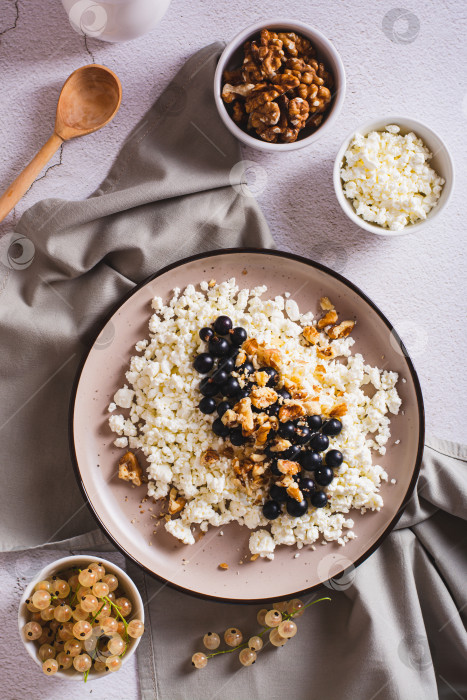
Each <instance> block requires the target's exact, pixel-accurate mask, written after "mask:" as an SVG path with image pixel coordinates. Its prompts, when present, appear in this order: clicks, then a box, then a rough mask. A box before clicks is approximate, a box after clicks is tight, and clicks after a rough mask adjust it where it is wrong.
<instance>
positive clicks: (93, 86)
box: [0, 64, 122, 221]
mask: <svg viewBox="0 0 467 700" xmlns="http://www.w3.org/2000/svg"><path fill="white" fill-rule="evenodd" d="M121 100H122V86H121V83H120V80H119V79H118V77H117V76H116V75H115V73H113V71H111V70H110V69H109V68H106V67H105V66H99V65H95V64H91V65H89V66H82V67H81V68H78V69H77V70H75V71H74V73H72V74H71V75H70V77H69V78H68V79H67V80H66V82H65V84H64V85H63V87H62V90H61V92H60V97H59V98H58V105H57V115H56V119H55V128H54V132H53V134H52V136H51V137H50V138H49V140H48V141H47V143H46V144H45V145H44V146H43V147H42V148H41V150H40V151H39V152H38V153H37V154H36V155H35V156H34V158H33V159H32V161H31V162H30V163H29V165H27V166H26V168H25V169H24V170H23V172H22V173H21V174H20V175H19V176H18V177H17V178H16V180H15V181H14V182H13V183H12V184H11V185H10V187H9V188H8V189H7V190H6V192H5V193H4V194H3V195H2V196H1V197H0V221H3V219H4V218H5V216H6V215H7V214H8V213H9V212H10V211H11V210H12V209H13V207H15V206H16V204H17V203H18V202H19V200H20V199H21V197H22V196H23V194H24V193H25V192H27V190H28V189H29V187H30V186H31V185H32V183H33V182H34V180H35V179H36V177H37V176H38V175H39V173H40V171H41V170H42V168H43V167H44V166H45V165H46V164H47V163H48V162H49V160H50V159H51V157H52V156H53V154H54V153H55V152H56V151H57V149H58V148H59V147H60V146H61V145H62V143H63V142H64V141H68V140H69V139H73V138H76V137H77V136H85V135H86V134H91V133H92V132H93V131H97V130H98V129H101V128H102V127H103V126H105V125H106V124H108V123H109V122H110V121H111V120H112V119H113V118H114V116H115V115H116V113H117V112H118V109H119V107H120V102H121Z"/></svg>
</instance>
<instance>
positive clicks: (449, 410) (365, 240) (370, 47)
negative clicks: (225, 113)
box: [0, 0, 467, 700]
mask: <svg viewBox="0 0 467 700" xmlns="http://www.w3.org/2000/svg"><path fill="white" fill-rule="evenodd" d="M394 6H396V7H397V6H398V3H395V2H394V4H393V3H392V2H391V1H389V2H388V1H387V0H381V1H380V2H378V3H368V2H367V1H366V0H354V1H353V2H351V3H350V2H349V3H343V2H341V1H340V0H329V1H328V2H326V3H324V2H322V3H318V2H315V3H313V4H312V3H311V2H308V3H306V4H303V3H302V4H301V5H300V6H298V5H296V4H295V3H284V2H280V1H279V0H269V2H268V3H267V4H266V5H265V4H264V3H262V2H259V0H250V2H249V3H244V2H241V0H231V1H230V2H218V3H213V2H210V1H209V0H174V1H173V3H172V5H171V7H170V9H169V12H168V14H167V15H166V17H165V19H164V20H163V21H162V23H161V24H160V25H159V27H157V28H156V29H155V30H153V31H152V32H151V33H150V34H149V35H147V36H146V37H142V38H141V39H137V40H135V41H133V42H131V43H128V44H121V45H109V44H104V43H101V42H99V41H97V40H94V39H91V40H88V42H87V47H88V48H87V47H86V46H85V42H84V39H83V37H80V36H78V35H77V34H75V33H74V32H73V31H72V30H71V28H70V26H69V24H68V20H67V17H66V14H65V13H64V11H63V9H62V6H61V3H60V2H59V0H44V1H43V2H27V1H26V0H2V3H1V5H0V75H1V79H2V102H1V105H0V140H1V144H2V147H1V151H0V189H1V190H3V189H4V188H5V187H6V186H7V184H8V183H9V182H10V181H11V180H12V179H14V177H15V176H16V174H18V172H19V171H20V170H21V168H22V167H23V166H24V165H25V164H26V162H27V161H28V160H29V159H30V158H31V157H32V155H33V154H34V152H35V151H36V149H37V148H38V147H39V146H40V145H41V144H42V143H43V142H44V141H45V140H46V138H47V137H48V136H49V133H50V132H51V130H52V126H53V120H54V112H55V104H56V100H57V96H58V92H59V89H60V87H61V85H62V83H63V82H64V80H65V78H66V77H67V75H68V74H69V73H71V72H72V71H73V70H74V69H75V68H77V67H78V66H80V65H84V64H86V63H89V62H91V61H92V60H95V61H96V62H98V63H104V64H106V65H107V66H109V67H110V68H112V69H113V70H115V71H116V72H117V73H118V75H119V76H120V78H121V80H122V83H123V90H124V93H123V102H122V107H121V110H120V112H119V114H118V115H117V117H116V119H115V121H114V122H113V123H112V124H111V125H110V126H108V127H106V129H105V130H103V131H102V132H100V133H97V134H94V135H91V136H88V137H86V138H85V139H82V140H77V141H74V142H70V143H68V144H66V145H65V147H64V148H63V157H62V161H61V165H60V166H59V167H54V168H53V169H51V170H49V171H48V173H47V175H46V177H43V179H41V180H38V181H36V183H35V184H34V186H33V187H32V188H31V190H30V191H29V192H28V194H27V195H26V196H25V197H24V199H23V200H22V201H21V203H20V204H19V205H18V207H17V209H16V212H15V213H14V214H13V215H11V216H10V217H8V219H7V220H6V222H5V223H4V224H3V225H2V226H1V227H0V233H5V232H8V231H11V230H12V228H13V224H14V221H15V217H16V219H17V218H19V216H20V215H21V213H22V212H23V211H25V210H26V209H27V208H28V207H29V206H31V205H32V204H33V203H34V202H36V201H38V200H40V199H43V198H45V197H63V198H77V199H79V198H84V197H86V196H87V195H89V194H90V193H91V192H92V191H93V190H94V189H95V188H96V187H97V185H98V184H99V183H100V181H101V180H102V179H103V178H104V176H105V174H106V172H107V170H108V168H109V166H110V164H111V162H112V159H113V158H114V156H115V154H116V153H117V152H118V149H119V146H120V144H121V143H122V142H123V140H124V138H125V136H126V135H127V134H128V132H129V131H130V130H131V129H132V128H133V126H134V125H135V124H136V123H137V121H138V120H139V118H140V117H141V116H142V114H143V113H144V112H145V111H146V109H147V108H148V107H149V106H150V105H151V104H152V102H153V101H154V100H155V99H156V97H157V96H158V95H159V93H160V92H161V91H162V89H163V88H164V87H165V85H166V84H167V83H168V81H169V80H170V79H171V78H172V77H173V75H174V74H175V72H176V70H177V69H178V68H179V67H180V66H181V65H182V63H183V62H184V60H185V59H186V58H187V57H188V56H189V55H190V54H191V53H193V52H194V51H195V50H197V49H198V48H200V47H201V46H203V45H205V44H207V43H210V42H212V41H214V40H217V39H225V40H228V39H230V38H231V37H232V36H233V35H234V34H235V33H236V32H237V31H239V30H240V29H242V28H243V27H244V26H246V25H247V24H249V23H250V22H253V21H256V20H258V19H263V18H265V19H268V17H271V18H273V17H274V15H276V16H287V15H288V16H290V17H292V18H293V17H298V18H300V19H301V20H303V21H306V22H309V23H310V24H313V25H315V26H316V27H317V28H318V29H320V30H321V31H322V32H324V33H325V34H326V35H327V36H328V37H329V38H330V39H331V40H333V41H334V43H335V45H336V47H337V49H338V51H339V52H340V53H341V56H342V58H343V61H344V64H345V67H346V71H347V79H348V87H347V97H346V101H345V104H344V108H343V111H342V113H341V115H340V117H339V119H338V121H337V123H336V126H335V128H334V129H333V130H332V132H331V133H329V134H327V135H325V136H324V137H323V139H322V140H321V141H319V142H318V143H317V144H315V145H314V146H312V147H311V148H310V149H308V150H303V151H298V152H295V153H291V154H287V155H286V154H281V155H280V156H274V155H264V154H261V153H259V152H258V151H254V150H246V151H244V156H243V157H244V158H245V159H247V160H252V161H255V162H256V163H258V164H259V165H260V166H261V167H262V168H264V171H265V173H266V183H265V186H264V187H263V186H262V185H261V187H260V188H259V189H260V191H259V192H258V199H259V202H260V204H261V206H262V208H263V211H264V213H265V215H266V218H267V220H268V222H269V225H270V227H271V230H272V232H273V235H274V236H275V238H276V241H277V243H278V245H279V247H280V248H283V249H286V250H290V251H293V252H295V253H300V254H302V255H305V256H310V257H312V258H314V259H316V260H318V261H320V262H323V263H324V264H328V265H329V266H331V267H333V268H334V269H336V270H337V271H338V272H341V273H342V274H344V275H345V276H346V277H348V278H349V279H350V280H352V281H353V282H354V283H355V284H357V285H358V286H360V287H361V288H362V289H363V290H364V291H365V292H366V293H367V294H368V295H369V296H370V297H371V298H372V299H373V300H374V301H375V302H376V303H377V304H378V305H379V306H380V308H381V309H382V310H383V312H384V313H385V314H386V315H387V316H388V317H389V319H390V320H391V321H392V322H393V323H394V324H395V326H396V328H397V329H398V330H399V332H400V334H401V336H402V338H403V339H404V340H405V342H406V344H407V346H408V349H409V352H411V354H412V356H413V359H414V362H415V365H416V368H417V370H418V372H419V375H420V379H421V383H422V388H423V392H424V397H425V402H426V410H427V427H428V430H429V431H430V432H433V433H435V434H436V435H438V436H439V437H444V438H450V439H454V440H465V428H464V427H463V422H464V421H463V415H462V413H461V411H460V406H461V404H462V399H463V398H464V395H465V390H466V384H465V379H464V376H465V373H464V374H463V373H462V371H461V363H462V361H463V359H464V357H465V349H464V345H465V341H466V334H465V298H466V291H467V289H466V284H465V276H466V275H465V222H464V219H463V218H462V217H463V216H465V213H466V205H465V191H466V189H467V176H466V173H465V150H466V140H465V132H466V129H467V81H466V77H467V76H466V72H467V71H466V53H465V44H464V43H463V40H462V39H463V36H464V35H465V29H466V14H465V5H464V6H463V5H462V4H461V3H457V2H455V0H439V1H438V2H433V1H431V2H430V1H428V2H422V0H411V2H410V3H407V9H408V10H409V11H411V12H412V13H413V14H414V15H415V19H414V18H413V17H412V18H410V17H409V18H408V19H409V25H410V22H411V21H413V23H414V24H413V26H415V27H416V25H417V22H418V23H419V32H418V34H417V36H416V37H415V38H414V39H413V40H412V41H409V42H406V43H401V42H400V41H397V40H396V41H391V39H390V38H389V37H388V36H387V35H386V33H385V32H384V31H383V28H382V27H383V18H384V17H385V15H387V13H388V12H389V11H390V10H392V9H393V8H394ZM10 28H11V29H10ZM409 29H410V27H409ZM395 31H396V33H397V32H399V34H403V33H405V32H406V31H407V25H406V24H405V23H404V20H399V21H398V22H397V23H396V25H395ZM415 33H416V32H415ZM397 112H398V113H400V114H403V115H407V116H413V117H414V118H418V119H420V120H421V121H425V122H426V123H427V124H428V125H430V126H432V127H433V128H434V129H435V130H436V131H438V132H439V133H440V135H441V136H442V137H443V138H444V139H445V140H446V143H447V145H448V147H449V148H450V150H451V153H452V155H453V157H454V161H455V166H456V177H457V182H456V186H455V191H454V196H453V199H452V201H451V204H450V206H449V208H448V209H447V211H446V212H445V214H444V215H443V216H442V217H440V220H439V221H437V222H436V223H435V224H434V225H433V227H432V228H427V230H426V231H424V232H423V233H422V234H418V235H416V236H415V235H413V236H412V235H408V236H403V237H400V238H397V239H393V240H383V239H381V238H379V237H376V236H375V237H374V236H372V235H371V234H365V233H364V232H362V231H361V230H360V229H358V228H357V227H355V226H353V225H352V224H351V223H350V222H349V221H348V220H347V218H346V217H345V216H344V214H343V213H342V212H341V210H340V208H339V205H338V204H337V201H336V199H335V196H334V192H333V188H332V166H333V161H334V155H335V153H336V151H337V149H338V147H339V145H340V143H341V141H342V139H343V138H344V136H345V135H346V134H347V132H349V131H350V130H351V129H353V128H354V127H357V126H358V125H359V124H360V123H362V122H364V121H367V120H369V119H371V118H376V117H378V116H384V114H390V113H397ZM193 117H194V120H195V121H197V123H198V120H199V127H200V128H202V121H201V119H200V117H199V116H198V115H193ZM218 146H219V147H221V148H222V144H218ZM211 147H212V146H210V145H209V143H208V142H206V148H211ZM59 162H60V161H59V156H58V155H57V156H56V157H55V158H54V160H53V161H52V165H55V164H58V163H59ZM259 174H260V175H261V176H264V172H263V171H260V172H259ZM262 179H263V178H262V177H261V178H259V180H258V182H259V181H260V180H262ZM252 188H253V189H254V187H253V185H252ZM5 575H6V574H5ZM2 576H3V575H2ZM10 578H11V577H10ZM13 579H14V577H13ZM13 579H11V581H10V580H9V585H11V586H14V585H15V583H14V580H13ZM1 584H2V588H4V587H5V584H6V581H4V579H3V578H2V581H1ZM15 596H16V597H17V598H18V599H19V595H16V594H15ZM15 596H11V597H10V598H9V599H8V606H9V607H8V608H7V613H8V614H7V616H5V615H4V619H5V617H6V624H7V627H6V628H5V629H2V634H3V635H4V639H3V642H2V655H5V654H6V651H7V650H8V649H9V652H8V657H7V660H8V659H11V664H14V665H15V674H16V673H19V675H20V683H19V685H18V686H16V685H14V684H13V676H11V675H10V676H9V681H8V682H5V679H7V675H6V671H5V672H4V673H2V677H3V679H4V681H3V690H2V697H5V700H19V698H24V697H26V696H27V697H31V698H34V700H35V698H39V697H44V698H49V699H50V700H51V699H52V698H59V697H62V696H63V693H62V691H61V690H59V685H58V684H56V683H54V682H50V681H49V683H46V682H45V680H44V682H42V683H41V682H40V674H38V673H37V672H36V671H35V669H33V668H31V666H30V663H29V662H28V660H27V659H26V657H24V655H23V653H22V652H21V650H20V648H17V647H18V641H17V638H16V636H15V635H16V631H15V629H14V627H15V623H14V618H15V600H16V597H15ZM10 635H11V636H10ZM10 645H11V646H10ZM15 653H18V654H19V656H18V658H17V660H16V659H15V658H14V657H13V654H15ZM16 664H19V666H16ZM8 666H9V664H7V667H8ZM16 668H17V671H16ZM10 670H11V666H10ZM118 676H119V688H118V691H116V686H113V687H111V681H110V680H109V681H105V682H103V684H101V683H99V682H98V683H95V684H92V685H89V686H87V687H86V688H83V687H82V686H80V685H78V687H76V685H73V684H67V688H66V690H67V697H69V698H82V697H87V696H88V695H89V696H90V697H91V698H94V700H110V698H113V697H117V698H121V697H125V698H127V699H128V700H130V699H132V698H136V697H137V690H136V679H135V675H134V668H133V667H129V668H128V669H127V670H125V671H124V672H122V673H119V674H118ZM127 683H128V685H127ZM60 685H61V684H60ZM32 687H34V688H35V689H36V690H35V694H33V695H31V691H30V689H31V688H32ZM130 687H132V688H133V690H131V691H130ZM27 689H28V690H27ZM91 690H92V694H91ZM5 692H6V693H7V694H6V695H5ZM162 700H166V699H165V698H164V699H162Z"/></svg>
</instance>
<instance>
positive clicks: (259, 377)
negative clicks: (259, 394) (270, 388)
mask: <svg viewBox="0 0 467 700" xmlns="http://www.w3.org/2000/svg"><path fill="white" fill-rule="evenodd" d="M253 379H254V381H255V383H256V384H257V385H258V386H266V384H267V383H268V381H269V374H268V373H267V372H255V373H254V375H253Z"/></svg>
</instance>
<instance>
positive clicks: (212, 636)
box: [203, 632, 221, 651]
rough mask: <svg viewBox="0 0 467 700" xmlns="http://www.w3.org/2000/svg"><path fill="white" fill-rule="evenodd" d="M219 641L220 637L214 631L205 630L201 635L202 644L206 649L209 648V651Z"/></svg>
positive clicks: (215, 647) (216, 645) (217, 644)
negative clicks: (202, 635)
mask: <svg viewBox="0 0 467 700" xmlns="http://www.w3.org/2000/svg"><path fill="white" fill-rule="evenodd" d="M220 643H221V638H220V637H219V635H218V634H216V633H215V632H207V633H206V634H205V635H204V637H203V644H204V646H205V647H206V649H210V650H211V651H212V650H213V649H217V647H218V646H219V644H220Z"/></svg>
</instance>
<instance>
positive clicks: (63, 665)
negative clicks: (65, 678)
mask: <svg viewBox="0 0 467 700" xmlns="http://www.w3.org/2000/svg"><path fill="white" fill-rule="evenodd" d="M57 663H58V667H59V669H60V670H64V671H66V669H67V668H71V667H72V665H73V657H71V656H70V655H69V654H67V653H66V652H64V651H61V652H60V653H59V654H57Z"/></svg>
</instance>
